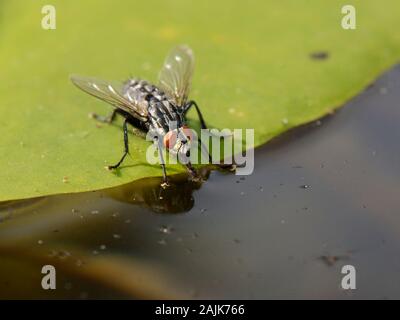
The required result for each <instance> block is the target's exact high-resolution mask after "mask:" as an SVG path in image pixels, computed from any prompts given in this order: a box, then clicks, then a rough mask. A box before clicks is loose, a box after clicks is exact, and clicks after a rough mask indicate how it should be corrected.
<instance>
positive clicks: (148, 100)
mask: <svg viewBox="0 0 400 320" xmlns="http://www.w3.org/2000/svg"><path fill="white" fill-rule="evenodd" d="M193 70H194V55H193V51H192V50H191V49H190V48H189V47H188V46H185V45H180V46H177V47H175V48H173V49H172V50H171V51H170V53H169V54H168V55H167V58H166V59H165V62H164V65H163V67H162V69H161V71H160V73H159V78H158V85H154V84H151V83H150V82H148V81H146V80H142V79H129V80H127V81H125V82H109V81H104V80H100V79H95V78H88V77H81V76H76V75H73V76H71V81H72V82H73V83H74V84H75V85H76V86H77V87H78V88H80V89H82V90H83V91H85V92H86V93H88V94H90V95H92V96H94V97H96V98H98V99H100V100H103V101H105V102H107V103H109V104H111V105H112V106H113V107H114V109H113V112H112V113H111V114H110V115H109V116H108V117H102V116H99V115H96V114H92V115H93V117H94V118H95V119H97V120H98V121H101V122H105V123H111V122H113V120H114V119H115V117H116V115H117V114H119V115H121V116H123V117H124V119H125V120H124V123H123V134H124V153H123V155H122V157H121V159H120V160H119V161H118V162H117V163H116V164H115V165H111V166H108V167H107V168H108V169H109V170H113V169H116V168H118V167H119V166H120V165H121V164H122V162H123V161H124V159H125V157H126V156H127V155H128V154H129V144H128V124H130V125H132V126H134V127H136V128H139V129H141V130H143V131H145V132H150V133H151V134H152V136H153V137H154V140H155V142H157V143H156V145H157V146H158V149H159V150H158V151H159V152H158V153H159V156H160V160H161V161H160V163H161V167H162V170H163V184H165V185H166V184H167V173H166V169H165V164H164V161H163V159H162V150H161V149H160V143H158V139H159V137H163V141H162V144H163V146H164V147H165V148H166V149H167V150H168V151H169V152H172V153H174V154H175V155H177V156H178V158H179V159H181V157H184V158H186V159H188V158H190V146H191V141H190V140H191V138H192V137H191V134H190V132H191V131H190V129H189V127H188V126H187V121H186V114H187V112H188V111H189V109H190V108H191V107H194V108H195V109H196V111H197V114H198V117H199V120H200V124H201V128H202V129H207V126H206V123H205V121H204V118H203V115H202V114H201V111H200V108H199V106H198V105H197V103H196V102H195V101H193V100H188V94H189V91H190V86H191V80H192V76H193ZM172 121H173V122H174V124H175V128H176V129H173V130H171V123H172ZM209 159H210V160H211V157H210V155H209ZM185 165H186V167H187V169H188V171H189V173H190V174H191V176H192V177H195V176H196V171H195V170H194V168H193V166H192V164H191V162H190V161H187V163H186V164H185Z"/></svg>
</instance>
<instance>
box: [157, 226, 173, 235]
mask: <svg viewBox="0 0 400 320" xmlns="http://www.w3.org/2000/svg"><path fill="white" fill-rule="evenodd" d="M173 230H174V228H172V227H170V226H161V227H160V228H159V229H158V231H160V232H161V233H164V234H171V233H172V231H173Z"/></svg>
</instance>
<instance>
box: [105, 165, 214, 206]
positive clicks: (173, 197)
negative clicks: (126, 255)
mask: <svg viewBox="0 0 400 320" xmlns="http://www.w3.org/2000/svg"><path fill="white" fill-rule="evenodd" d="M198 174H199V175H200V176H201V178H202V179H199V180H189V181H188V180H187V179H186V177H185V175H174V176H173V177H171V181H170V182H169V184H170V186H169V187H168V188H163V187H162V186H160V184H159V180H158V179H157V178H146V179H143V180H139V181H135V182H134V183H131V184H127V185H125V186H121V187H116V188H112V189H109V190H108V191H107V195H108V196H111V197H112V198H114V199H116V200H119V201H123V202H129V203H133V204H139V205H142V206H144V207H147V208H149V209H151V210H152V211H154V212H158V213H183V212H187V211H189V210H190V209H192V208H193V205H194V199H193V192H194V191H195V190H197V189H199V188H200V187H201V181H204V180H206V179H207V178H208V176H209V174H210V169H209V168H206V167H202V168H200V169H199V171H198Z"/></svg>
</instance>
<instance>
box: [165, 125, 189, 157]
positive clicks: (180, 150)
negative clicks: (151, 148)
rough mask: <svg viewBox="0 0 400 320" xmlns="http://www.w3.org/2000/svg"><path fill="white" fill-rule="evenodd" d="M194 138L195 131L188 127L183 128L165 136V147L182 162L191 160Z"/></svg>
mask: <svg viewBox="0 0 400 320" xmlns="http://www.w3.org/2000/svg"><path fill="white" fill-rule="evenodd" d="M193 138H194V133H193V131H192V130H191V129H190V128H189V127H188V126H186V125H185V126H182V127H180V128H177V129H173V130H171V131H169V132H168V133H167V134H166V135H165V136H164V146H165V148H166V149H168V150H169V152H170V153H172V154H174V155H177V156H178V159H179V160H180V161H182V160H184V159H186V161H187V160H189V159H190V148H191V144H192V141H193Z"/></svg>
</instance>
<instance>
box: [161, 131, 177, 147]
mask: <svg viewBox="0 0 400 320" xmlns="http://www.w3.org/2000/svg"><path fill="white" fill-rule="evenodd" d="M176 138H177V131H176V130H171V131H168V132H167V134H166V135H165V136H164V141H163V142H164V146H165V148H167V149H172V148H173V147H174V146H175V143H176Z"/></svg>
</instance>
